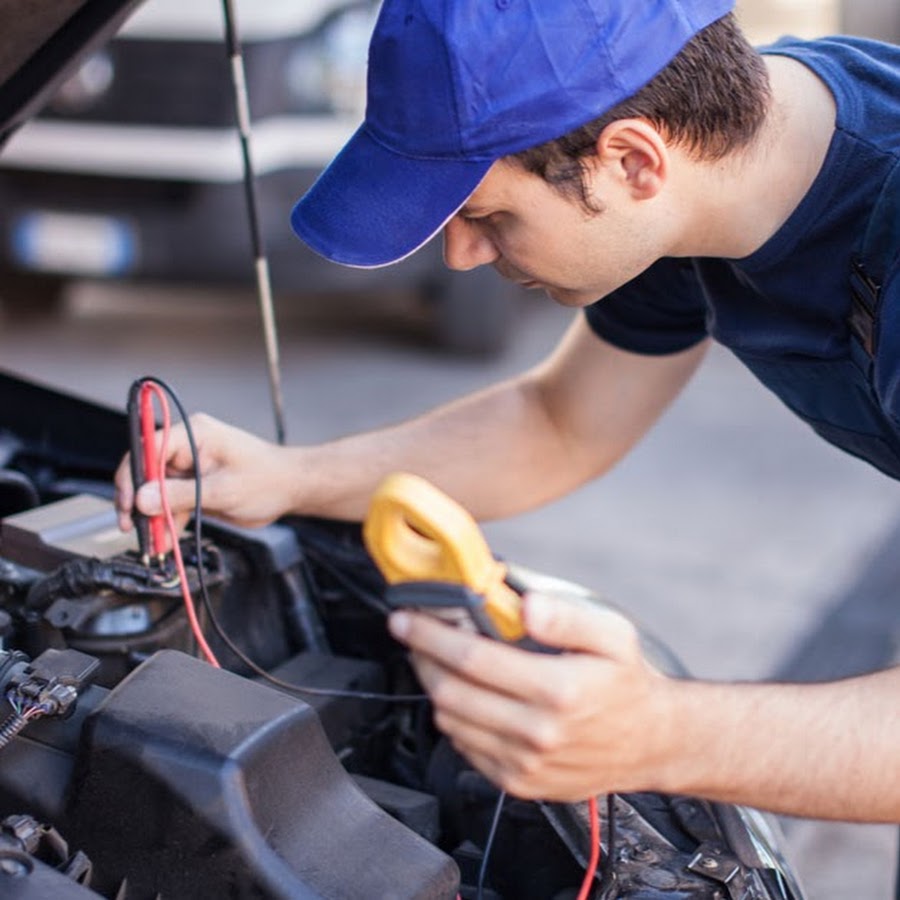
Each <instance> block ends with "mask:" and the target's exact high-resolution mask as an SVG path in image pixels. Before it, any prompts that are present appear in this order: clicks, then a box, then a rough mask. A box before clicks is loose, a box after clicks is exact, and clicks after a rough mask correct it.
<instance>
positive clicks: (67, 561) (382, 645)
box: [0, 375, 801, 900]
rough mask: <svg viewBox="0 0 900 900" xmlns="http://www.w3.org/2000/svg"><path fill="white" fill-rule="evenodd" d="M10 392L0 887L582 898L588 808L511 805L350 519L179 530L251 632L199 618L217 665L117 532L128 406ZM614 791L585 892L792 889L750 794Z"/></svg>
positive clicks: (0, 401)
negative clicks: (424, 677)
mask: <svg viewBox="0 0 900 900" xmlns="http://www.w3.org/2000/svg"><path fill="white" fill-rule="evenodd" d="M0 410H2V416H0V516H2V519H0V598H2V599H0V639H2V645H0V646H2V650H0V695H2V701H0V895H2V896H4V897H6V896H9V897H16V898H37V897H42V898H46V897H53V898H79V897H85V898H88V897H105V898H109V900H113V898H115V900H145V898H163V900H165V898H186V897H191V898H217V900H218V898H223V897H232V898H250V897H254V898H334V900H348V898H366V900H371V898H409V900H412V898H418V900H424V898H448V900H454V898H461V900H475V898H480V900H499V898H506V900H513V898H515V900H573V898H575V897H576V896H579V886H580V885H581V883H582V879H583V877H584V872H585V866H586V863H587V860H588V857H589V855H590V829H589V824H588V818H587V814H586V811H585V808H584V807H583V805H581V804H556V803H535V802H526V801H522V800H517V799H515V798H511V797H510V798H506V800H505V802H504V803H503V805H502V810H501V807H500V806H499V805H498V796H499V795H498V791H497V789H496V788H495V787H494V786H493V785H492V784H491V783H490V782H488V781H487V780H486V779H485V778H483V777H482V776H481V775H480V774H479V773H478V772H477V771H475V770H474V769H472V768H471V767H470V766H469V765H468V764H467V762H466V761H465V760H464V759H463V758H462V757H461V756H459V755H458V754H457V753H456V752H455V751H454V749H453V748H452V747H451V746H450V744H449V743H448V742H447V741H446V740H445V739H444V738H442V736H441V735H440V733H439V732H437V731H436V729H435V728H434V726H433V724H432V720H431V711H430V709H429V705H428V702H427V700H426V698H424V696H423V695H422V694H421V688H420V687H419V685H418V684H417V682H416V680H415V676H414V674H413V672H412V669H411V668H410V666H409V665H408V663H407V661H406V657H405V653H404V651H403V649H402V648H401V647H400V646H399V645H397V644H396V643H395V642H394V641H393V640H392V639H391V637H390V635H389V634H388V632H387V629H386V625H385V612H386V605H385V602H384V591H385V584H384V582H383V580H382V578H381V576H380V574H379V573H378V571H377V569H376V568H375V566H374V565H373V563H372V561H371V559H370V558H369V556H368V554H367V553H366V551H365V549H364V546H363V543H362V540H361V534H360V527H359V526H358V525H357V524H355V523H346V522H333V521H323V520H314V519H289V520H284V521H280V522H278V523H276V524H274V525H271V526H268V527H265V528H261V529H254V530H244V529H239V528H235V527H232V526H228V525H224V524H222V523H219V522H214V521H211V522H205V523H204V525H203V529H202V537H200V538H199V539H197V538H198V536H197V535H196V534H193V535H192V534H188V535H187V536H186V537H185V538H184V539H183V542H182V548H183V552H184V556H185V562H186V567H187V579H188V582H189V583H190V586H191V588H192V589H195V588H196V587H197V581H198V578H199V575H200V573H201V571H202V574H203V576H204V579H205V584H206V588H207V590H208V595H209V601H210V604H211V609H210V611H209V614H212V613H214V616H215V619H216V620H217V622H218V623H220V625H221V627H222V629H223V630H224V631H225V632H226V634H227V635H228V636H229V638H230V643H231V644H233V645H234V647H236V648H237V649H238V650H239V651H240V655H236V654H235V652H234V651H233V650H232V647H231V646H230V644H229V642H226V641H223V640H222V639H221V637H220V636H219V635H218V634H217V633H216V632H215V631H214V630H210V629H208V627H207V629H206V630H208V632H209V638H208V639H209V643H210V645H211V646H212V648H213V649H214V651H215V654H216V656H217V657H218V658H219V659H220V660H222V668H220V669H217V668H214V667H213V666H211V665H209V664H208V663H206V662H205V661H202V660H201V659H199V658H198V653H197V648H196V646H195V640H194V638H193V636H192V632H191V629H190V628H189V627H188V621H187V615H186V611H185V607H184V604H183V603H182V600H181V595H180V592H179V590H178V583H177V582H178V579H177V577H176V576H175V575H174V574H173V572H172V571H171V570H170V569H169V568H167V566H166V565H164V564H161V565H159V566H154V567H151V568H148V567H147V566H145V565H144V564H143V563H142V561H141V560H140V558H139V556H138V553H137V551H136V547H135V544H134V537H133V535H123V534H121V533H120V532H119V531H118V529H117V527H116V521H115V514H114V510H113V506H112V501H111V479H112V473H113V471H114V469H115V466H116V465H117V464H118V461H119V459H120V458H121V455H122V453H123V452H124V451H125V449H127V446H128V425H127V421H126V417H125V415H124V414H123V413H121V412H118V411H115V410H110V409H106V408H102V407H99V406H95V405H94V404H90V403H87V402H85V401H82V400H79V399H76V398H74V397H70V396H67V395H63V394H60V393H58V392H55V391H49V390H47V389H45V388H41V387H38V386H36V385H34V384H31V383H29V382H25V381H22V380H19V379H17V378H14V377H12V376H6V375H3V376H0ZM519 578H520V580H522V581H524V582H525V583H526V585H528V584H529V583H533V584H540V586H541V587H542V589H548V585H549V589H551V590H578V589H577V588H575V587H574V586H571V585H567V584H565V583H563V582H558V581H557V580H555V579H548V578H547V577H546V576H539V575H537V574H535V573H529V572H527V570H522V572H521V573H519ZM198 614H199V616H200V617H201V620H204V619H205V618H208V613H207V612H206V611H204V609H202V608H201V609H200V611H199V613H198ZM208 624H209V623H208V622H207V621H204V625H206V626H208ZM645 642H646V645H647V649H648V653H649V654H650V655H651V657H652V658H653V660H654V662H655V663H656V664H657V665H659V666H660V667H661V668H664V669H666V670H668V671H670V672H674V673H678V672H679V670H678V667H677V663H676V662H675V661H674V660H673V659H672V658H671V656H670V655H669V654H668V652H667V651H666V649H665V647H664V646H662V645H661V644H659V643H658V642H655V641H653V640H652V639H651V638H649V637H647V638H646V639H645ZM243 657H246V658H247V659H249V660H252V662H253V665H254V667H253V668H249V667H248V666H247V665H246V662H245V660H244V659H243ZM258 670H261V671H262V672H263V673H265V677H263V676H261V675H260V674H259V671H258ZM610 727H615V723H610ZM600 808H601V817H600V818H601V822H600V826H601V863H600V866H599V868H598V871H597V874H596V877H595V879H594V882H593V885H592V886H591V889H590V893H589V894H588V895H585V896H591V897H593V898H631V900H655V898H659V900H662V898H668V900H676V898H677V900H682V898H685V900H686V898H709V900H713V898H717V900H764V898H782V900H789V898H795V900H798V898H800V896H801V894H800V890H799V888H798V887H797V885H796V882H795V880H794V878H793V876H792V875H791V873H790V870H789V868H788V867H787V865H786V864H785V863H784V861H783V860H782V859H781V857H780V854H779V852H778V847H777V841H778V838H777V835H776V834H775V833H774V832H773V831H771V829H770V823H769V820H768V819H765V818H764V817H762V816H761V815H759V814H758V813H755V812H753V811H749V810H744V809H740V808H737V807H732V806H728V805H723V804H714V803H708V802H706V801H703V800H700V799H697V798H691V797H669V796H662V795H656V794H632V795H617V796H610V797H604V798H600Z"/></svg>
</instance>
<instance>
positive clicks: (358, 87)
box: [285, 3, 378, 116]
mask: <svg viewBox="0 0 900 900" xmlns="http://www.w3.org/2000/svg"><path fill="white" fill-rule="evenodd" d="M377 13H378V8H377V4H371V3H367V4H365V5H361V6H352V7H350V8H349V9H345V10H344V11H343V12H340V13H338V14H337V15H335V16H333V17H332V18H330V19H328V20H327V21H326V22H325V23H324V24H323V25H322V26H321V27H320V28H319V29H318V30H317V31H316V32H315V34H313V35H311V36H310V37H309V38H307V39H306V40H304V41H303V42H302V43H300V44H298V46H297V47H296V49H295V50H293V52H292V53H291V54H290V56H289V57H288V61H287V66H286V69H285V79H286V82H287V88H288V93H289V95H290V97H291V99H292V100H293V102H294V103H296V104H297V107H298V108H299V109H300V110H302V111H304V112H336V113H345V114H348V115H353V116H361V115H362V113H363V110H364V108H365V101H366V61H367V55H368V48H369V39H370V38H371V36H372V29H373V28H374V27H375V18H376V16H377Z"/></svg>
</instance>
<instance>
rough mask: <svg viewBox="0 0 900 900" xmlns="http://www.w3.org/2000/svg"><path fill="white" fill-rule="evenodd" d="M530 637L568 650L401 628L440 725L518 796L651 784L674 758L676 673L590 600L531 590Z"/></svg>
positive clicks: (401, 619)
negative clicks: (663, 671)
mask: <svg viewBox="0 0 900 900" xmlns="http://www.w3.org/2000/svg"><path fill="white" fill-rule="evenodd" d="M525 620H526V627H527V630H528V633H529V635H530V636H531V637H532V638H534V639H535V640H537V641H539V642H540V643H542V644H546V645H550V646H554V647H560V648H563V649H565V650H566V651H568V652H566V653H564V654H561V655H558V656H551V655H545V654H539V653H533V652H528V651H524V650H520V649H517V648H515V647H511V646H508V645H504V644H501V643H499V642H496V641H492V640H490V639H488V638H485V637H481V636H479V635H473V634H470V633H468V632H465V631H463V630H462V629H459V628H454V627H452V626H449V625H447V624H445V623H442V622H439V621H437V620H435V619H434V618H432V617H429V616H427V615H423V614H420V613H412V612H407V611H403V612H400V613H394V614H393V615H392V616H391V620H390V627H391V631H392V633H393V634H394V636H395V637H396V638H397V639H398V640H400V641H402V642H403V643H405V644H406V645H408V646H409V647H410V648H411V649H412V650H413V657H412V659H413V665H414V666H415V669H416V672H417V673H418V675H419V678H420V680H421V681H422V684H423V686H424V687H425V689H426V690H427V691H428V693H429V694H430V696H431V699H432V701H433V703H434V708H435V724H436V725H437V727H438V728H439V729H440V730H441V731H443V732H444V733H445V734H447V736H448V737H449V738H450V740H451V742H452V743H453V745H454V746H455V747H456V748H457V750H459V751H460V752H461V753H462V754H463V755H464V756H465V757H466V758H467V759H468V760H469V761H470V762H471V763H472V765H474V766H475V768H477V769H479V770H480V771H481V772H482V773H483V774H484V775H486V776H487V777H488V778H489V779H490V780H491V781H493V782H494V783H495V784H496V785H497V786H498V787H500V788H502V789H503V790H506V791H508V792H510V793H511V794H514V795H516V796H519V797H525V798H532V799H544V800H559V801H566V802H575V801H579V800H584V799H585V798H587V797H589V796H593V795H597V794H602V793H606V792H608V791H635V790H652V789H654V788H655V787H656V779H657V778H658V777H659V775H660V773H661V767H662V766H663V765H664V763H665V748H666V747H667V738H668V734H669V725H668V722H669V720H670V719H671V716H670V715H667V709H668V704H667V703H666V694H667V687H668V685H669V684H670V682H669V680H668V679H666V678H665V677H663V676H662V675H660V674H659V673H658V672H657V671H656V670H655V669H653V668H652V667H651V666H650V665H649V664H648V663H647V662H646V660H645V659H644V657H643V656H642V654H641V651H640V646H639V643H638V637H637V633H636V631H635V629H634V627H633V626H632V625H631V623H630V622H628V620H626V619H625V618H624V617H623V616H621V615H619V614H618V613H615V612H613V611H611V610H609V609H606V608H604V607H600V606H595V605H592V604H588V603H585V602H580V601H570V600H566V599H559V598H555V597H549V596H540V595H533V596H529V597H527V598H526V603H525Z"/></svg>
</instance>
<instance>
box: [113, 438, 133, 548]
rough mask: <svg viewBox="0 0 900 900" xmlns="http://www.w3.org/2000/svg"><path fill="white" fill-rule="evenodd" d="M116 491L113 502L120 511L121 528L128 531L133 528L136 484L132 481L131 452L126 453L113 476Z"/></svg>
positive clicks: (118, 511) (117, 510)
mask: <svg viewBox="0 0 900 900" xmlns="http://www.w3.org/2000/svg"><path fill="white" fill-rule="evenodd" d="M113 487H114V489H115V493H114V495H113V502H114V503H115V507H116V512H117V513H118V519H119V528H120V529H121V530H122V531H128V530H129V529H130V528H131V524H132V523H131V507H132V506H133V505H134V486H133V485H132V483H131V454H129V453H126V454H125V456H123V457H122V461H121V462H120V463H119V467H118V468H117V469H116V473H115V475H114V476H113Z"/></svg>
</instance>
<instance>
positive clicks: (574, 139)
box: [510, 13, 771, 209]
mask: <svg viewBox="0 0 900 900" xmlns="http://www.w3.org/2000/svg"><path fill="white" fill-rule="evenodd" d="M770 99H771V90H770V86H769V77H768V72H767V70H766V67H765V64H764V63H763V60H762V57H761V56H760V55H759V53H757V51H756V50H755V49H754V48H753V47H752V46H751V45H750V43H749V41H748V40H747V38H746V37H745V36H744V34H743V32H742V31H741V29H740V27H739V26H738V23H737V20H736V19H735V17H734V14H733V13H728V14H727V15H726V16H724V17H723V18H721V19H719V20H718V21H716V22H713V24H712V25H709V26H708V27H706V28H704V29H703V30H702V31H700V32H698V33H697V34H696V35H695V36H694V37H693V38H692V39H691V40H690V41H689V42H688V43H687V44H686V45H685V46H684V47H683V48H682V50H681V52H680V53H679V54H678V55H677V56H676V57H675V58H674V59H673V60H672V62H670V63H669V65H668V66H666V68H665V69H663V70H662V71H661V72H660V73H659V74H658V75H657V76H656V77H655V78H653V80H652V81H650V82H649V83H648V84H646V85H645V86H644V87H643V88H641V90H639V91H638V92H637V93H636V94H634V95H633V96H631V97H629V98H628V99H627V100H624V101H623V102H622V103H620V104H618V105H617V106H615V107H614V108H613V109H611V110H609V111H607V112H605V113H604V114H603V115H602V116H600V117H599V118H597V119H594V120H592V121H591V122H588V123H587V124H586V125H583V126H581V127H580V128H577V129H575V130H574V131H571V132H569V133H568V134H566V135H563V136H562V137H560V138H557V139H555V140H552V141H547V142H546V143H544V144H539V145H538V146H536V147H530V148H528V149H527V150H523V151H521V152H520V153H515V154H513V155H512V156H511V157H510V158H511V159H513V160H515V161H517V162H518V163H519V164H520V165H522V166H523V167H524V168H525V169H526V170H527V171H529V172H533V173H534V174H536V175H540V177H541V178H543V179H544V180H545V181H547V182H548V183H549V184H551V185H553V186H554V187H556V188H558V189H559V190H560V191H561V192H562V193H563V194H566V195H569V196H574V197H576V198H577V199H579V200H580V201H581V202H582V203H583V204H584V205H585V206H587V207H588V208H589V209H590V208H592V207H591V205H590V203H589V202H588V196H587V192H586V188H585V184H584V181H583V177H582V175H583V168H582V159H583V158H584V157H585V156H588V155H590V154H591V153H592V152H593V150H594V148H595V147H596V145H597V139H598V138H599V137H600V135H601V133H602V132H603V130H604V129H605V128H606V127H607V125H609V124H610V123H612V122H615V121H617V120H619V119H631V118H641V119H647V120H648V121H650V122H651V123H652V124H653V125H654V126H655V127H656V128H658V129H659V130H660V132H661V133H662V134H663V135H664V136H665V137H666V139H667V140H669V141H671V142H672V143H673V144H679V145H681V146H683V147H685V148H687V149H688V151H689V152H690V153H691V154H692V155H693V156H694V157H695V158H696V159H700V160H707V161H715V160H717V159H721V158H722V157H724V156H726V155H728V154H729V153H731V152H732V151H734V150H737V149H740V148H741V147H745V146H747V145H748V144H749V143H750V142H751V141H752V139H753V138H754V137H755V136H756V134H757V133H758V132H759V129H760V126H761V125H762V123H763V121H764V119H765V117H766V113H767V111H768V108H769V102H770Z"/></svg>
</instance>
